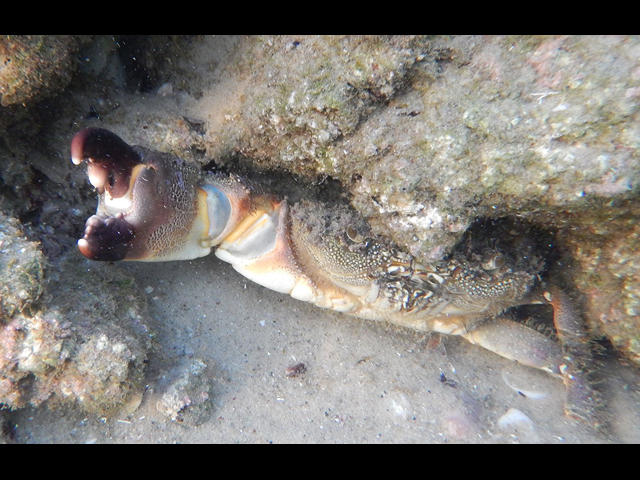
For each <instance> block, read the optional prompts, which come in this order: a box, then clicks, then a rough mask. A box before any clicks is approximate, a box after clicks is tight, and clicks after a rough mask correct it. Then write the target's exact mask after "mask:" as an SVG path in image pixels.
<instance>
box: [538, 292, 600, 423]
mask: <svg viewBox="0 0 640 480" xmlns="http://www.w3.org/2000/svg"><path fill="white" fill-rule="evenodd" d="M545 298H546V299H547V300H548V301H549V302H550V303H551V305H553V321H554V323H555V327H556V330H557V332H558V338H559V339H560V342H561V343H562V350H563V356H562V361H561V363H560V372H561V374H562V379H563V381H564V384H565V386H566V388H567V399H566V402H565V414H566V415H567V416H568V417H571V418H576V419H579V420H583V421H585V422H587V423H591V424H594V425H595V426H598V425H599V424H598V420H597V415H596V414H597V410H598V408H599V405H600V400H599V396H598V392H597V391H596V390H594V389H593V387H592V386H591V382H590V381H589V379H588V376H589V373H590V369H591V365H592V357H591V349H590V346H589V335H588V333H587V330H586V328H585V326H584V322H583V320H582V318H581V317H580V315H578V313H577V312H576V310H575V309H574V308H573V306H572V305H571V301H570V300H569V297H568V295H567V294H566V293H565V292H563V291H562V290H560V289H559V288H557V287H554V288H551V289H550V290H549V291H548V292H547V293H545Z"/></svg>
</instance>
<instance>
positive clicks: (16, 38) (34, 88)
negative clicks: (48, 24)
mask: <svg viewBox="0 0 640 480" xmlns="http://www.w3.org/2000/svg"><path fill="white" fill-rule="evenodd" d="M76 37H77V36H75V35H2V36H0V104H1V105H2V106H4V107H7V106H9V105H16V104H27V103H32V102H36V101H38V100H41V99H43V98H45V97H47V96H49V95H51V94H54V93H57V92H59V91H61V90H62V89H63V88H64V87H66V86H67V85H68V84H69V82H70V81H71V77H72V74H73V72H74V70H75V65H74V59H73V54H74V53H75V52H76V51H77V48H78V39H77V38H76Z"/></svg>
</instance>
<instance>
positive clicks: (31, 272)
mask: <svg viewBox="0 0 640 480" xmlns="http://www.w3.org/2000/svg"><path fill="white" fill-rule="evenodd" d="M44 264H45V260H44V256H43V255H42V252H41V251H40V249H39V246H38V244H37V243H36V242H31V241H29V240H27V238H26V237H25V236H24V233H23V232H22V228H21V226H20V223H19V222H18V220H16V219H14V218H12V217H9V216H7V215H5V214H4V213H2V212H0V324H2V323H3V321H4V319H6V318H8V317H12V316H13V315H14V314H16V313H20V312H22V310H24V309H25V308H26V307H27V306H29V305H31V304H32V303H34V302H35V301H36V300H38V298H39V297H40V295H41V294H42V290H43V281H44V268H43V267H44Z"/></svg>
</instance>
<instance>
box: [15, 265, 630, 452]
mask: <svg viewBox="0 0 640 480" xmlns="http://www.w3.org/2000/svg"><path fill="white" fill-rule="evenodd" d="M113 268H122V269H125V270H126V271H127V272H128V273H130V274H132V275H133V276H134V278H135V279H136V281H137V282H138V284H139V285H140V288H142V289H144V291H145V294H146V295H148V301H149V309H150V314H151V316H152V317H154V318H155V319H156V321H157V323H156V325H155V329H156V341H157V348H155V349H154V350H153V351H152V352H151V354H150V359H149V364H148V370H147V382H148V385H147V388H146V389H145V392H144V395H143V396H142V401H141V404H140V406H139V407H138V408H137V409H136V410H135V411H133V412H132V413H131V412H126V411H125V412H123V413H121V414H117V415H114V416H111V417H100V416H96V415H87V414H83V413H81V412H79V411H77V410H72V409H67V410H54V411H51V410H47V409H46V408H41V409H38V410H32V409H24V410H21V411H18V412H16V413H15V414H12V418H11V420H12V422H13V423H15V427H13V431H12V432H10V434H11V437H12V438H13V440H14V441H16V442H20V443H22V442H24V443H49V442H56V443H67V442H69V443H204V442H211V443H608V442H623V443H637V442H640V394H639V392H638V390H637V385H638V384H639V378H638V373H637V371H636V370H634V369H632V368H629V367H626V366H625V365H624V364H623V362H620V361H619V360H617V359H611V360H610V361H608V363H606V364H605V365H604V367H603V368H604V371H603V373H604V375H603V377H604V380H603V382H602V384H601V386H600V388H601V390H602V391H603V395H604V398H605V400H606V402H607V408H606V418H607V426H606V427H605V428H604V429H603V430H602V431H594V430H592V429H591V428H589V427H587V426H585V425H583V424H581V423H580V422H577V421H574V420H570V419H568V418H566V417H565V416H564V415H563V409H562V406H563V395H564V387H563V385H562V382H560V381H559V380H557V379H555V378H553V377H551V376H549V375H547V374H545V373H544V372H539V371H536V370H533V369H530V368H527V367H523V366H520V365H517V364H515V363H513V362H511V361H509V360H506V359H503V358H501V357H499V356H497V355H495V354H493V353H490V352H487V351H485V350H483V349H481V348H479V347H476V346H473V345H470V344H468V343H467V342H465V341H464V340H462V339H458V338H454V337H443V338H442V339H441V341H438V339H439V336H437V335H426V336H425V335H424V334H422V333H419V332H414V331H410V330H403V329H399V328H395V327H392V326H390V325H387V324H385V323H377V322H371V321H363V320H359V319H355V318H352V317H348V316H346V315H341V314H336V313H333V312H328V311H325V310H322V309H319V308H317V307H314V306H312V305H308V304H305V303H302V302H299V301H296V300H294V299H292V298H290V297H288V296H286V295H282V294H278V293H275V292H271V291H269V290H267V289H265V288H263V287H260V286H259V285H255V284H253V283H251V282H249V281H248V280H246V279H244V278H243V277H241V276H240V275H239V274H237V273H236V272H235V271H234V270H233V269H232V268H231V267H230V266H228V265H226V264H224V263H222V262H220V261H219V260H218V259H216V258H215V257H214V256H213V255H211V256H209V257H206V258H202V259H198V260H194V261H190V262H181V263H175V262H172V263H164V264H135V263H126V264H119V265H114V266H113ZM203 364H204V365H206V366H207V368H206V373H204V374H203V378H205V377H206V381H204V383H203V385H201V387H202V388H201V390H200V391H199V390H198V388H199V385H198V382H199V380H198V379H197V377H193V376H192V377H191V380H190V382H191V383H193V385H191V387H193V388H191V390H184V391H181V390H179V389H178V390H177V392H178V397H179V394H180V392H182V394H183V397H184V398H178V401H179V402H183V404H184V405H188V406H186V408H185V409H184V411H183V412H181V413H180V414H179V415H174V418H171V417H170V416H167V413H166V411H165V412H164V413H163V406H164V407H165V410H166V407H167V397H166V396H165V397H163V396H162V394H163V392H164V393H166V392H167V385H171V384H172V383H171V382H173V385H175V384H176V378H179V377H180V374H181V373H180V372H182V373H184V372H188V371H189V370H190V369H191V370H193V369H194V368H195V367H194V366H197V365H200V366H202V365H203ZM300 364H304V368H301V367H298V368H297V370H295V371H294V370H292V367H295V366H298V365H300ZM194 378H195V380H194ZM178 383H179V382H178ZM187 383H188V382H187ZM174 390H175V389H174ZM184 392H186V393H184ZM174 393H175V392H174ZM189 395H191V396H193V397H194V398H191V397H189ZM163 401H164V403H163Z"/></svg>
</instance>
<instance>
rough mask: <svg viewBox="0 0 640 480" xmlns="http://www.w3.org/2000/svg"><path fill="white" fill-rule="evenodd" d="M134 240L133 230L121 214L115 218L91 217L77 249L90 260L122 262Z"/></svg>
mask: <svg viewBox="0 0 640 480" xmlns="http://www.w3.org/2000/svg"><path fill="white" fill-rule="evenodd" d="M134 238H135V228H134V227H133V225H131V224H130V223H129V222H127V221H126V220H125V219H124V216H123V215H122V214H118V215H116V216H115V217H107V216H101V215H93V216H92V217H89V219H88V220H87V223H86V225H85V231H84V237H83V238H81V239H80V240H78V248H79V249H80V253H82V255H84V256H85V257H87V258H88V259H90V260H108V261H117V260H124V259H125V258H126V256H127V253H129V251H130V250H131V248H132V245H133V240H134Z"/></svg>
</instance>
